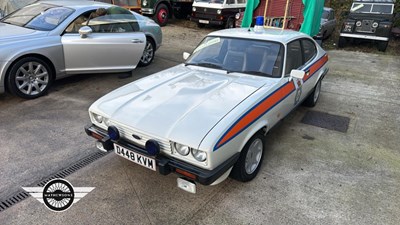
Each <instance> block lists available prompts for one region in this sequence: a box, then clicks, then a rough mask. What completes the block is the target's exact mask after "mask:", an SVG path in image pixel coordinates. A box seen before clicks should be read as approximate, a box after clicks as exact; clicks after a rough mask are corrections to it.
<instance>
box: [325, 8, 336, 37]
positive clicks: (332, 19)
mask: <svg viewBox="0 0 400 225" xmlns="http://www.w3.org/2000/svg"><path fill="white" fill-rule="evenodd" d="M335 27H336V19H335V11H333V10H330V11H329V16H328V21H327V30H328V34H332V33H333V31H334V30H335Z"/></svg>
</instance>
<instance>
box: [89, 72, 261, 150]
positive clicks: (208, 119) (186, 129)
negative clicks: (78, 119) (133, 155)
mask: <svg viewBox="0 0 400 225" xmlns="http://www.w3.org/2000/svg"><path fill="white" fill-rule="evenodd" d="M265 83H266V79H265V78H262V77H256V76H246V75H242V76H239V75H233V74H226V72H225V71H217V70H213V69H200V68H199V67H192V66H190V67H185V66H184V65H178V66H176V67H173V68H171V69H168V70H165V71H162V72H160V73H157V74H155V75H153V76H149V77H147V78H144V79H141V80H139V81H136V82H133V83H130V84H128V85H126V86H124V87H122V88H119V89H117V90H115V91H113V92H111V93H109V94H107V95H106V96H104V97H102V98H101V99H99V100H98V101H97V102H96V103H94V104H93V105H92V107H91V109H93V110H94V111H95V112H96V111H98V112H102V113H103V114H104V113H105V114H106V115H109V116H111V120H113V121H116V122H118V123H121V124H124V125H127V126H130V127H132V128H134V129H135V130H140V131H143V132H145V133H147V134H149V135H154V136H156V137H161V138H165V139H169V140H172V141H175V142H179V143H182V144H186V145H189V146H191V147H194V148H197V147H198V146H199V144H200V142H201V140H202V139H203V138H204V137H205V136H206V134H207V133H208V132H209V131H210V129H212V128H213V127H214V126H215V125H216V124H217V123H218V121H220V120H221V119H222V118H223V117H224V116H225V115H226V114H227V113H229V112H230V111H231V110H232V109H233V108H234V107H235V106H236V105H238V104H239V103H240V102H241V101H243V100H244V99H245V98H247V97H248V96H249V95H251V94H252V93H254V92H255V91H256V90H257V89H259V88H260V87H261V86H263V85H264V84H265ZM154 84H156V85H155V86H154ZM149 85H152V86H149Z"/></svg>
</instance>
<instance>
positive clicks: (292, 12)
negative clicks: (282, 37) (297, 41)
mask: <svg viewBox="0 0 400 225" xmlns="http://www.w3.org/2000/svg"><path fill="white" fill-rule="evenodd" d="M267 2H268V5H267V8H266V10H267V11H266V14H265V15H266V19H265V24H264V25H265V26H271V27H282V26H283V24H284V23H283V22H284V21H283V20H284V17H285V8H286V2H287V0H269V1H268V0H260V3H259V4H258V7H257V8H256V9H255V10H254V12H253V23H252V25H254V22H255V18H256V17H257V16H264V12H265V5H266V4H267ZM303 10H304V5H303V2H302V0H289V4H288V11H287V16H286V23H285V27H284V28H285V29H292V30H300V26H301V23H303V19H304V18H303ZM243 15H244V12H241V13H238V14H237V15H236V27H241V25H242V19H243Z"/></svg>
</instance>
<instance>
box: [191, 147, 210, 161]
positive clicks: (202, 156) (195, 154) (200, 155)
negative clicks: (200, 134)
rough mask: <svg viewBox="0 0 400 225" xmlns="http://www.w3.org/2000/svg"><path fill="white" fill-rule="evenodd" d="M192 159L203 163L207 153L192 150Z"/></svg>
mask: <svg viewBox="0 0 400 225" xmlns="http://www.w3.org/2000/svg"><path fill="white" fill-rule="evenodd" d="M191 152H192V155H193V158H195V159H196V160H197V161H199V162H204V161H206V159H207V153H206V152H204V151H200V150H197V149H192V151H191Z"/></svg>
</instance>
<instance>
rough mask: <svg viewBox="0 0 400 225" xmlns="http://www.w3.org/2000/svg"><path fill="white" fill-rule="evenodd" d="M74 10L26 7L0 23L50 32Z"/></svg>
mask: <svg viewBox="0 0 400 225" xmlns="http://www.w3.org/2000/svg"><path fill="white" fill-rule="evenodd" d="M73 11H74V10H73V9H71V8H66V7H61V6H55V5H50V4H34V5H30V6H26V7H24V8H22V9H20V10H18V11H16V12H14V13H12V14H10V15H9V16H7V17H5V18H3V19H2V20H1V22H3V23H8V24H13V25H16V26H21V27H26V28H30V29H34V30H42V31H50V30H53V29H54V28H56V27H57V26H58V25H59V24H60V23H61V22H63V21H64V20H65V18H67V17H68V16H69V15H71V13H72V12H73Z"/></svg>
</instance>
